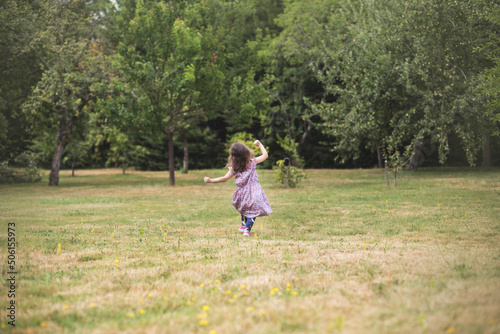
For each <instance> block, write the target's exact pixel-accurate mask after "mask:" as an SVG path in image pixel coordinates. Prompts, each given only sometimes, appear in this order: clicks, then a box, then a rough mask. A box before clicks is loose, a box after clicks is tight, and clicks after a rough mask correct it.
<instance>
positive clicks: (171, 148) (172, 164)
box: [167, 131, 175, 186]
mask: <svg viewBox="0 0 500 334" xmlns="http://www.w3.org/2000/svg"><path fill="white" fill-rule="evenodd" d="M167 138H168V171H169V174H170V175H169V176H170V178H169V183H168V184H169V185H171V186H175V162H174V133H173V132H172V131H170V132H168V133H167Z"/></svg>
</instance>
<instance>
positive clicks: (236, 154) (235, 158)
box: [226, 142, 253, 174]
mask: <svg viewBox="0 0 500 334" xmlns="http://www.w3.org/2000/svg"><path fill="white" fill-rule="evenodd" d="M252 155H253V152H252V150H250V149H249V148H248V147H247V146H246V145H245V144H242V143H240V142H236V143H234V144H233V145H231V148H230V149H229V158H228V159H227V165H226V168H227V167H231V168H232V169H233V173H235V174H236V173H240V172H244V171H245V170H246V169H247V166H248V162H249V161H250V159H252Z"/></svg>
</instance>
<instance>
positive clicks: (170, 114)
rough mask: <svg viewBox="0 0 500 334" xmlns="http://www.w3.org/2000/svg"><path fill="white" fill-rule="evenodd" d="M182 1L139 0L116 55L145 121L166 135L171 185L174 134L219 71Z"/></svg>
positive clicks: (197, 113)
mask: <svg viewBox="0 0 500 334" xmlns="http://www.w3.org/2000/svg"><path fill="white" fill-rule="evenodd" d="M185 6H186V3H184V2H163V1H160V2H146V1H139V2H138V3H137V6H136V11H135V15H136V16H135V17H134V19H132V20H131V21H130V24H129V29H128V31H127V34H126V36H125V40H124V41H123V42H120V43H119V46H118V52H119V54H118V57H117V64H118V66H119V69H120V70H121V71H122V73H123V74H124V76H125V77H126V78H127V80H128V81H129V82H130V84H131V85H132V86H133V87H132V88H131V89H132V90H133V92H134V93H135V94H136V95H137V97H138V101H139V102H140V106H141V112H140V116H141V120H142V124H143V126H145V127H146V128H149V129H156V130H158V131H161V132H162V133H163V134H164V135H165V136H166V137H167V140H168V157H169V159H168V161H169V173H170V179H169V183H170V185H175V165H174V134H175V133H176V132H177V131H178V130H180V129H182V128H183V127H185V126H186V124H187V123H186V122H187V121H188V120H189V119H192V118H194V117H197V116H200V115H202V114H203V112H204V111H203V109H202V108H201V106H200V95H201V92H202V88H201V87H202V86H204V85H210V83H209V82H208V81H207V79H212V78H213V77H215V78H217V77H218V74H217V68H216V66H214V65H215V59H213V58H212V57H210V58H209V59H207V58H206V57H203V50H202V45H203V42H204V40H203V38H204V37H203V35H202V34H201V33H200V32H199V31H196V30H195V29H192V28H191V27H190V25H189V22H188V21H187V20H188V19H189V17H187V15H186V11H185ZM214 51H215V50H214ZM212 53H214V52H212Z"/></svg>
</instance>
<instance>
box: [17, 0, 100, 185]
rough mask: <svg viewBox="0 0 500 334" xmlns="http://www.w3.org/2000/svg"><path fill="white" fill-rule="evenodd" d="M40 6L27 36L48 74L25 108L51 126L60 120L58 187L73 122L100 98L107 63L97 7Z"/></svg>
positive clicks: (54, 173)
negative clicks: (99, 37)
mask: <svg viewBox="0 0 500 334" xmlns="http://www.w3.org/2000/svg"><path fill="white" fill-rule="evenodd" d="M35 4H37V5H39V6H40V7H35V6H33V7H31V12H30V15H31V17H30V18H29V19H28V20H27V22H31V24H30V25H28V26H27V29H26V31H25V32H26V34H25V35H24V36H22V38H23V40H24V42H25V45H26V48H27V49H28V50H33V51H34V52H36V54H37V57H38V58H39V60H40V61H41V63H42V64H43V74H42V78H41V80H40V81H39V82H38V84H37V85H36V87H35V88H34V89H33V91H32V93H31V95H30V97H29V99H28V100H27V101H26V102H25V103H24V106H23V109H24V111H25V112H26V114H28V115H29V116H31V117H32V118H33V119H35V120H38V121H40V122H43V123H44V124H46V125H47V124H48V126H52V124H57V134H56V138H55V139H56V140H55V141H56V145H55V146H56V149H55V153H54V157H53V160H52V166H51V171H50V174H49V185H50V186H56V185H58V184H59V169H60V165H61V157H62V154H63V151H64V147H65V146H66V145H67V144H68V142H69V140H70V137H71V133H72V130H73V127H74V125H75V124H76V123H77V122H79V121H80V119H81V118H82V115H83V114H85V113H86V112H87V106H88V105H89V103H90V102H91V101H93V100H95V99H96V95H95V94H94V87H93V86H94V84H95V83H96V82H99V81H101V80H105V79H106V70H105V68H106V64H107V63H106V58H105V57H104V55H103V54H102V52H101V51H102V50H101V49H100V46H99V44H98V43H97V38H96V29H97V28H98V25H99V17H100V16H99V14H100V11H99V10H97V8H94V6H87V3H86V2H85V1H83V0H76V1H71V2H60V1H46V2H39V3H38V2H35ZM93 4H96V3H95V2H94V3H93ZM20 33H21V34H24V32H20ZM37 130H38V131H40V130H43V129H41V128H38V129H37Z"/></svg>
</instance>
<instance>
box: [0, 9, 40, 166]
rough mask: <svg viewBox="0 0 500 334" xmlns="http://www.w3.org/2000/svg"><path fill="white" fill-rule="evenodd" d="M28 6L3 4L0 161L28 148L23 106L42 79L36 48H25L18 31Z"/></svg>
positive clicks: (0, 26) (0, 23)
mask: <svg viewBox="0 0 500 334" xmlns="http://www.w3.org/2000/svg"><path fill="white" fill-rule="evenodd" d="M27 12H28V6H27V5H26V3H24V2H18V1H3V2H2V3H1V5H0V77H1V78H2V80H0V161H6V160H9V159H11V158H13V157H14V156H17V155H19V154H20V153H21V152H23V151H25V150H26V149H28V147H29V145H30V139H31V138H32V135H31V133H30V131H29V122H28V121H27V120H26V118H25V117H23V115H22V113H21V106H22V104H23V102H24V101H25V100H26V98H27V97H28V96H29V94H30V93H31V89H32V86H34V85H36V83H37V82H38V81H39V80H40V77H41V74H42V71H41V69H40V62H39V60H38V59H37V57H36V54H35V52H33V51H28V50H26V51H24V50H23V49H22V47H23V46H24V43H23V42H24V40H23V39H22V38H20V37H21V36H19V32H20V31H23V30H24V29H25V28H26V17H27Z"/></svg>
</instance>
